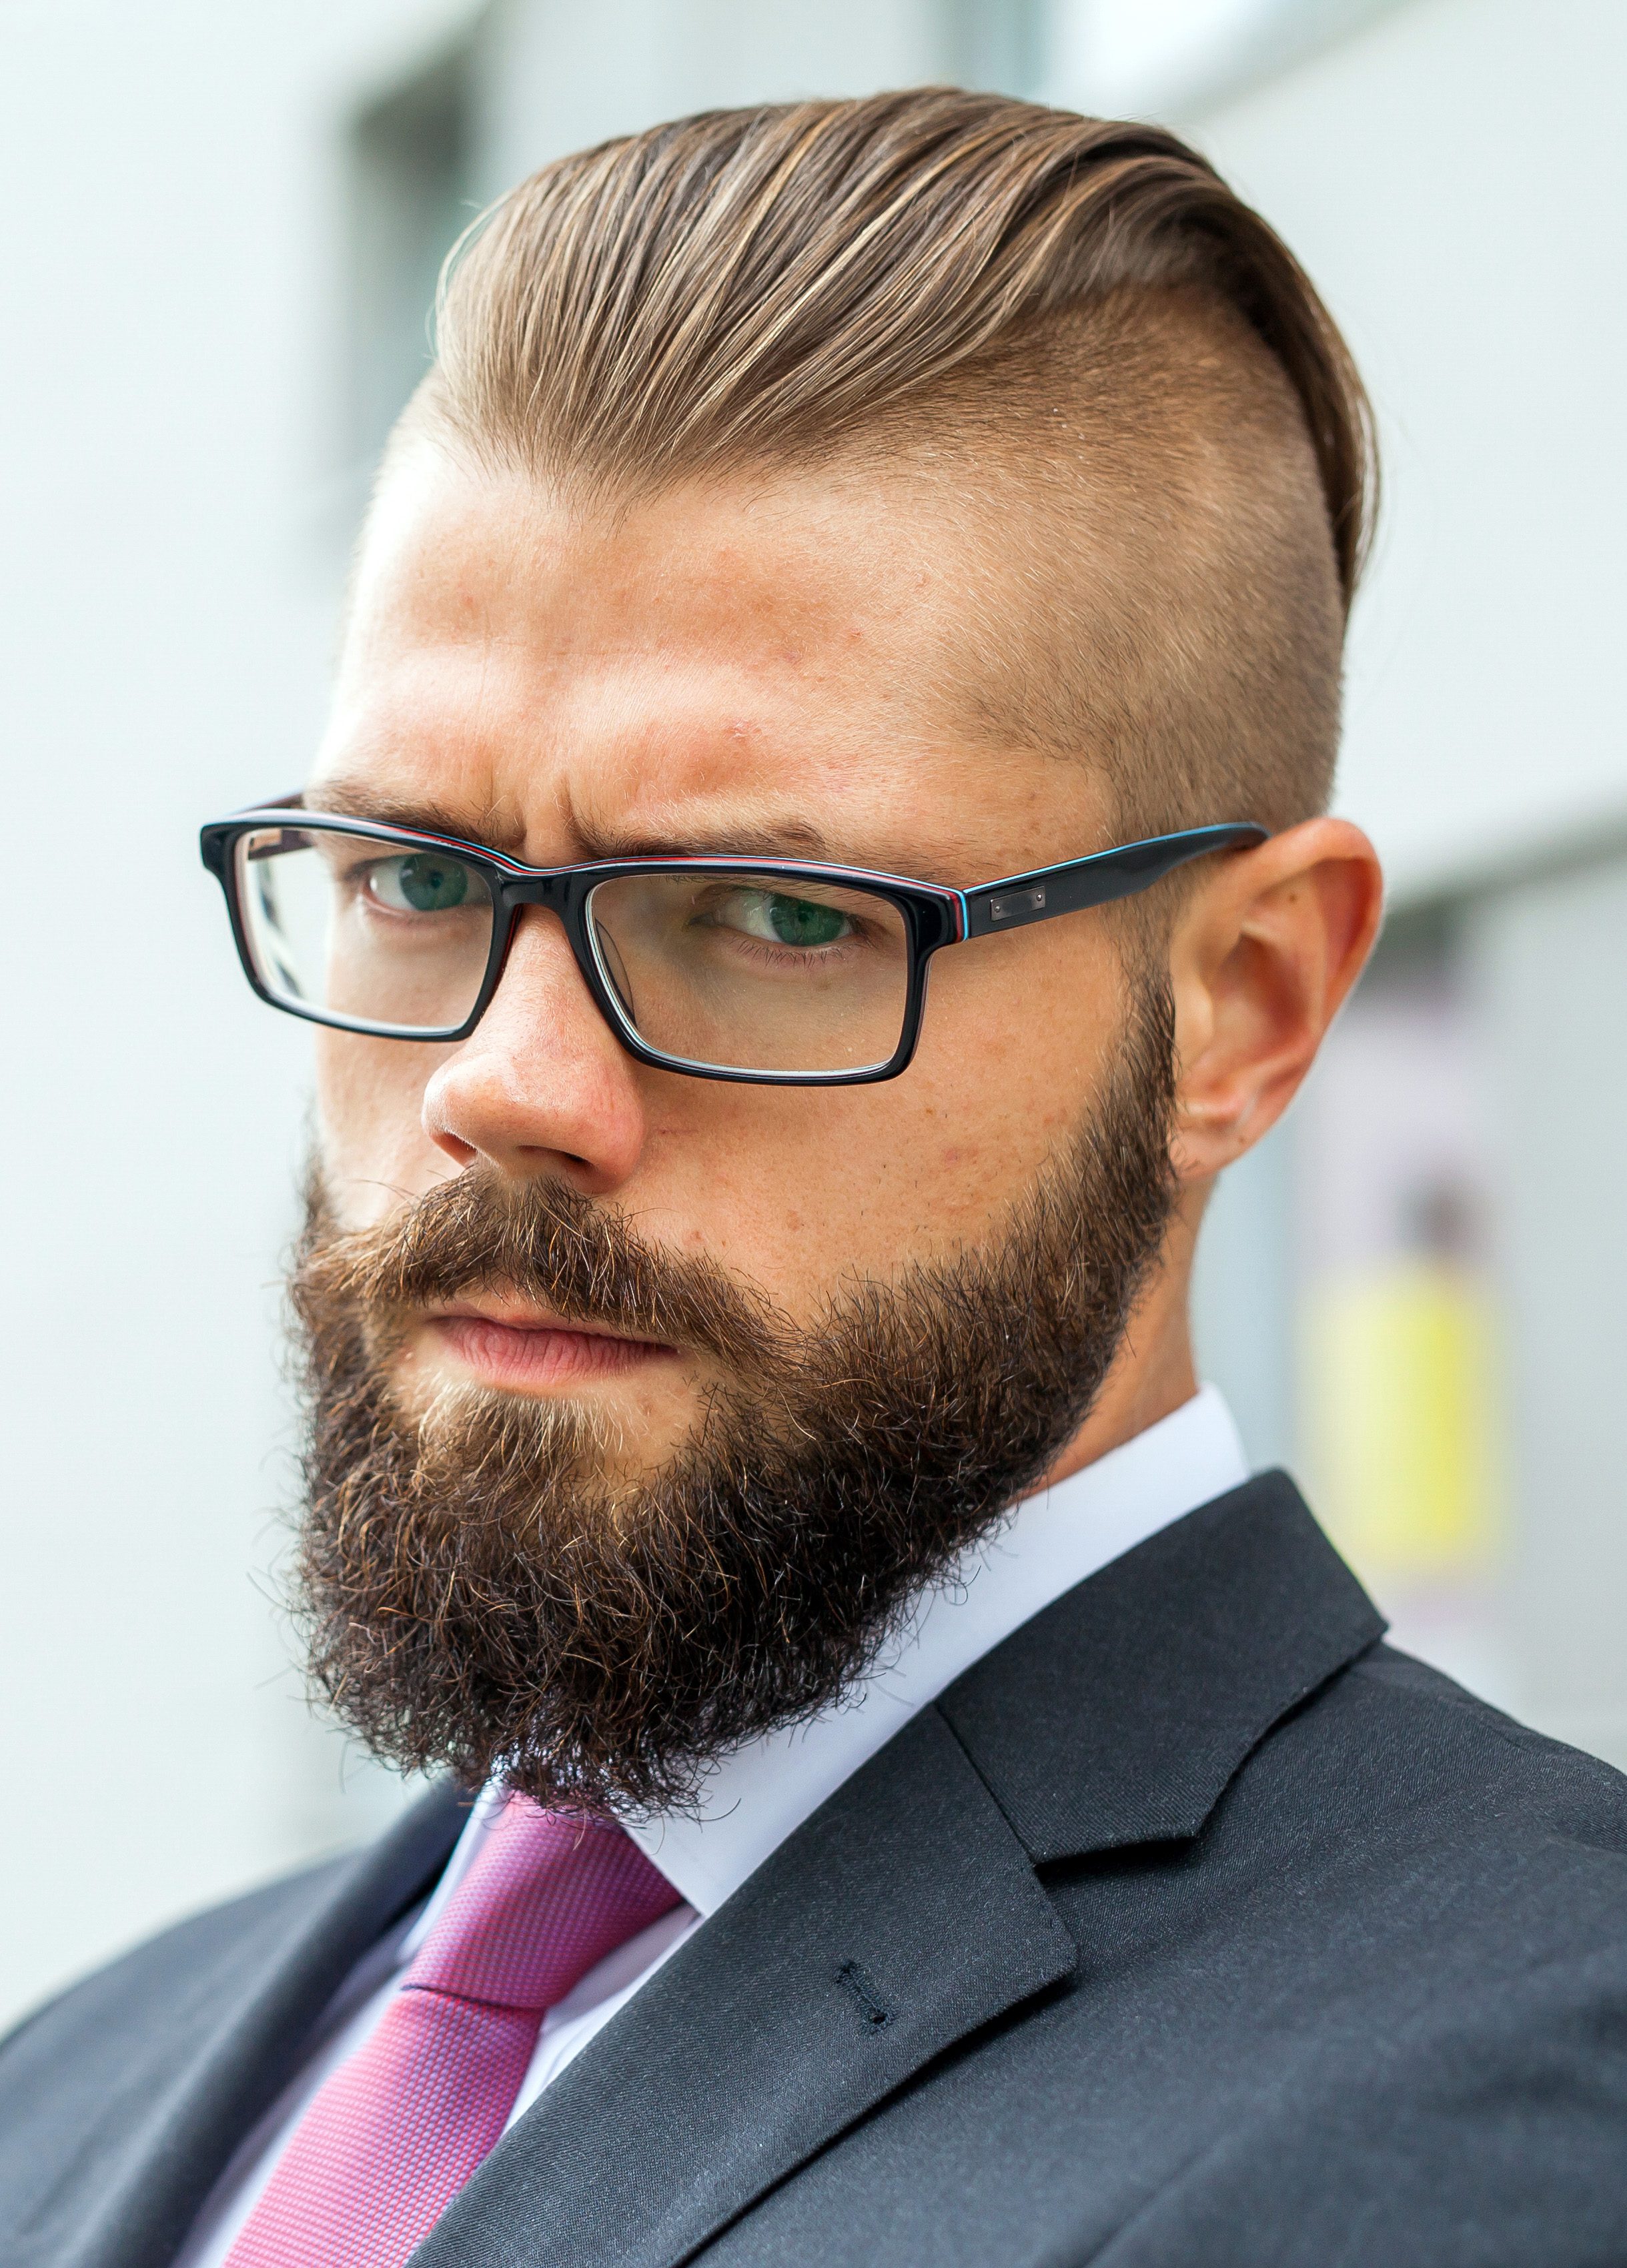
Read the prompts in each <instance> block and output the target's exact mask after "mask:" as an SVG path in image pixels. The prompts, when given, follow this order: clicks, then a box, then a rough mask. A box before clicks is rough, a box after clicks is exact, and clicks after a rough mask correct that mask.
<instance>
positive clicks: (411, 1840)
mask: <svg viewBox="0 0 1627 2268" xmlns="http://www.w3.org/2000/svg"><path fill="white" fill-rule="evenodd" d="M466 1816H467V1798H465V1797H463V1796H461V1795H460V1793H458V1792H457V1791H456V1790H455V1789H453V1788H450V1787H446V1788H438V1789H436V1790H435V1791H434V1792H433V1793H431V1794H430V1795H428V1796H426V1797H425V1798H424V1800H423V1802H422V1803H419V1804H417V1805H416V1806H415V1807H414V1808H413V1809H412V1810H411V1811H410V1812H409V1813H408V1815H406V1817H405V1818H404V1819H402V1820H401V1822H400V1823H399V1824H398V1825H397V1826H396V1827H395V1828H394V1830H392V1831H391V1833H390V1834H388V1835H387V1836H386V1837H383V1839H382V1840H381V1841H380V1842H379V1843H377V1844H375V1845H372V1846H371V1847H370V1848H369V1849H367V1850H366V1851H364V1852H361V1853H359V1854H358V1855H357V1858H356V1859H352V1860H348V1861H346V1862H345V1863H344V1864H342V1865H341V1866H339V1867H335V1868H333V1869H331V1870H330V1871H328V1876H327V1880H326V1881H325V1882H324V1883H323V1884H322V1885H321V1888H320V1891H319V1892H318V1894H317V1895H316V1896H314V1897H313V1899H312V1900H311V1902H310V1903H309V1904H306V1906H305V1908H304V1910H303V1911H302V1912H301V1913H300V1914H299V1917H298V1920H297V1921H296V1922H295V1923H294V1924H293V1926H292V1927H290V1925H289V1923H288V1921H287V1920H286V1919H285V1918H280V1916H281V1909H276V1912H277V1914H278V1916H279V1918H278V1919H277V1920H276V1921H274V1922H272V1923H271V1925H270V1926H269V1928H268V1929H267V1932H266V1933H265V1935H264V1936H263V1937H262V1938H261V1939H259V1940H256V1938H255V1936H254V1933H253V1932H252V1930H248V1931H245V1932H244V1933H242V1934H241V1935H237V1934H234V1935H232V1936H231V1937H230V1938H229V1939H227V1940H225V1942H224V1943H223V1945H222V1946H221V1948H220V1949H219V1951H218V1952H217V1954H216V1955H214V1957H213V1959H212V1960H211V1959H210V1958H205V1957H203V1956H200V1962H199V1968H198V1971H197V1973H196V1974H195V1976H194V1977H192V1978H191V1979H190V1980H189V1988H188V1993H187V1995H186V1999H185V2002H184V2005H180V2003H179V1996H178V2004H177V2005H175V2006H173V2007H166V2008H162V2009H157V2010H155V2011H154V2012H153V2018H152V2024H151V2032H152V2040H151V2059H152V2062H153V2066H154V2072H155V2078H154V2083H153V2085H152V2088H151V2092H150V2093H149V2094H148V2095H146V2096H145V2098H144V2102H143V2107H142V2110H141V2114H140V2116H139V2118H138V2120H137V2121H136V2124H134V2125H133V2126H132V2128H131V2131H130V2132H129V2134H128V2136H127V2137H126V2138H124V2140H123V2146H122V2147H121V2150H120V2151H119V2154H118V2157H117V2160H116V2162H115V2167H114V2175H113V2178H112V2180H111V2181H110V2182H108V2183H106V2184H99V2185H98V2187H97V2189H96V2191H95V2193H94V2195H93V2197H92V2198H87V2200H86V2209H85V2216H84V2218H83V2219H82V2220H80V2221H79V2222H78V2224H77V2227H76V2226H74V2225H73V2223H72V2222H71V2221H70V2223H69V2225H68V2226H67V2227H66V2228H64V2230H63V2238H64V2242H63V2245H62V2248H61V2250H58V2251H55V2252H53V2254H52V2258H53V2260H54V2261H55V2262H56V2263H58V2264H59V2268H167V2264H168V2263H169V2262H170V2261H171V2260H173V2257H174V2255H175V2252H176V2250H177V2249H178V2247H179V2246H180V2242H181V2241H182V2239H183V2238H184V2237H185V2235H186V2233H187V2231H188V2228H190V2226H191V2224H192V2222H193V2220H195V2217H196V2214H197V2212H198V2209H199V2207H200V2206H201V2205H202V2203H203V2200H204V2198H206V2197H207V2196H208V2194H209V2191H210V2189H211V2187H212V2186H213V2184H214V2183H215V2181H216V2180H217V2177H218V2176H219V2175H220V2173H221V2171H222V2170H223V2169H224V2168H225V2163H226V2161H227V2160H228V2159H229V2158H230V2156H231V2154H232V2151H233V2150H234V2149H235V2148H236V2147H237V2145H238V2144H239V2142H240V2141H241V2140H242V2139H243V2137H244V2136H245V2135H246V2134H247V2132H248V2131H249V2129H250V2128H251V2127H252V2126H253V2125H254V2121H255V2120H256V2119H257V2118H258V2117H260V2116H261V2113H262V2112H263V2111H265V2110H268V2109H269V2106H270V2104H271V2103H272V2102H274V2101H275V2100H276V2096H277V2095H278V2094H279V2093H280V2092H281V2090H282V2088H283V2086H284V2085H285V2084H286V2083H287V2081H288V2080H290V2079H291V2077H292V2075H293V2073H294V2072H295V2071H296V2070H297V2069H298V2066H299V2063H300V2060H301V2058H302V2057H303V2055H304V2053H305V2051H306V2041H307V2039H308V2037H309V2036H310V2032H311V2029H312V2027H313V2025H314V2024H315V2023H316V2021H317V2020H318V2018H319V2017H320V2014H321V2013H322V2011H323V2009H324V2008H325V2007H327V2005H328V2001H329V2000H330V1999H332V1997H333V1995H334V1993H335V1992H336V1991H337V1990H338V1988H339V1986H340V1985H342V1983H343V1981H344V1979H345V1977H347V1976H348V1975H349V1974H350V1970H351V1969H352V1967H353V1966H354V1965H355V1963H356V1962H357V1961H358V1960H359V1959H360V1957H361V1955H363V1954H364V1952H365V1951H366V1950H367V1948H368V1947H369V1946H371V1945H372V1944H374V1943H375V1942H376V1941H377V1940H378V1939H379V1936H380V1935H381V1934H382V1933H383V1932H384V1931H385V1930H386V1929H387V1928H388V1927H389V1926H390V1924H391V1923H392V1921H394V1919H395V1918H397V1916H398V1915H400V1914H401V1913H404V1912H405V1911H407V1909H408V1908H409V1906H410V1905H412V1904H415V1903H416V1900H417V1898H418V1897H419V1896H422V1895H423V1891H424V1890H425V1889H427V1888H428V1886H429V1884H430V1883H431V1881H433V1880H434V1878H435V1876H436V1875H437V1874H438V1873H439V1871H440V1869H441V1867H443V1866H444V1865H445V1861H446V1856H447V1853H448V1852H449V1851H450V1850H451V1848H452V1845H453V1842H454V1841H455V1840H456V1838H457V1835H458V1832H459V1830H460V1827H461V1825H462V1823H463V1820H464V1818H465V1817H466Z"/></svg>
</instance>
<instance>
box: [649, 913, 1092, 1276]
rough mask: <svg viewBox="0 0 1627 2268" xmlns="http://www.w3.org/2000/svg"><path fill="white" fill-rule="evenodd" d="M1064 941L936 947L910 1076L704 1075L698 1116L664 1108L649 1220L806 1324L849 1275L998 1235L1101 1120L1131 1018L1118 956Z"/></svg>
mask: <svg viewBox="0 0 1627 2268" xmlns="http://www.w3.org/2000/svg"><path fill="white" fill-rule="evenodd" d="M1034 935H1036V936H1042V935H1043V932H1042V931H1036V932H1034ZM1065 942H1066V945H1067V946H1071V950H1066V949H1064V951H1062V952H1053V953H1051V954H1049V955H1047V954H1041V953H1039V952H1037V951H1034V950H1032V949H1031V950H1030V952H1029V953H1027V954H1024V953H1023V952H1021V951H1020V950H1013V948H1014V947H1018V946H1020V940H1019V939H1017V938H1015V937H1012V938H1002V939H990V940H988V946H989V950H988V951H987V953H984V952H983V950H982V946H981V944H977V945H972V946H966V947H957V948H955V950H954V951H953V952H951V953H947V954H944V955H943V956H941V958H940V961H939V966H938V968H937V969H936V970H935V971H934V974H933V978H932V990H931V997H930V998H929V1000H928V1004H927V1014H926V1020H925V1022H924V1026H923V1029H922V1035H921V1042H920V1046H919V1049H918V1050H917V1056H916V1059H915V1061H914V1063H913V1064H911V1065H910V1067H909V1070H908V1071H905V1072H904V1073H903V1075H902V1078H900V1079H892V1080H887V1081H884V1082H882V1083H880V1084H879V1085H877V1086H854V1087H845V1088H843V1087H834V1088H827V1089H824V1090H820V1089H816V1088H810V1089H805V1090H801V1091H797V1090H790V1091H786V1090H781V1091H778V1092H776V1091H774V1090H772V1089H764V1088H751V1087H734V1088H729V1087H718V1086H713V1087H706V1086H702V1085H700V1084H699V1083H698V1082H697V1083H696V1085H695V1086H693V1087H692V1088H691V1090H690V1097H686V1098H684V1099H683V1109H684V1116H685V1120H686V1122H687V1123H683V1124H681V1125H680V1124H678V1123H674V1121H673V1120H672V1119H671V1118H669V1123H668V1124H667V1126H666V1133H667V1135H668V1137H669V1138H668V1139H667V1140H666V1141H665V1142H659V1143H658V1144H652V1154H651V1158H650V1171H649V1173H648V1174H647V1175H646V1176H645V1178H644V1182H643V1184H642V1186H641V1188H640V1189H639V1190H638V1192H637V1203H638V1204H639V1208H640V1212H641V1217H642V1218H643V1219H644V1220H645V1221H646V1222H647V1224H648V1226H650V1228H651V1229H652V1232H653V1233H658V1234H660V1235H662V1236H663V1237H665V1238H666V1239H667V1240H669V1241H672V1242H674V1244H676V1245H678V1246H680V1247H681V1248H703V1249H705V1250H707V1251H710V1253H711V1254H713V1255H714V1256H716V1257H717V1258H718V1259H720V1260H722V1261H723V1262H724V1263H725V1265H728V1266H730V1267H733V1268H735V1269H737V1270H739V1271H740V1273H741V1274H742V1275H744V1276H747V1277H748V1278H751V1279H752V1280H753V1281H755V1283H757V1284H759V1285H762V1288H763V1289H764V1290H765V1291H766V1292H768V1293H769V1297H770V1298H772V1299H773V1300H775V1301H776V1302H777V1305H779V1306H780V1307H782V1308H783V1309H784V1310H785V1311H786V1312H787V1313H789V1314H791V1315H792V1316H793V1317H795V1318H797V1319H798V1320H803V1319H806V1318H807V1317H808V1316H809V1315H810V1314H813V1312H814V1311H815V1310H816V1309H817V1307H818V1306H819V1304H820V1302H821V1299H822V1298H823V1297H824V1296H826V1295H827V1294H828V1293H830V1292H840V1291H841V1289H842V1288H843V1283H844V1281H845V1282H850V1281H851V1280H852V1279H853V1278H856V1277H859V1276H871V1277H874V1278H878V1279H880V1280H882V1281H893V1280H896V1278H898V1277H899V1276H900V1275H901V1274H902V1271H903V1270H905V1269H906V1268H907V1267H908V1266H909V1263H911V1262H912V1261H931V1260H935V1259H940V1258H945V1257H947V1256H950V1255H952V1254H953V1252H954V1251H956V1250H957V1249H959V1248H963V1247H965V1246H967V1245H968V1244H980V1243H982V1242H983V1241H986V1239H987V1238H988V1236H989V1235H990V1232H994V1233H998V1231H999V1229H1000V1228H1001V1226H1003V1224H1004V1222H1005V1219H1006V1217H1007V1215H1008V1214H1009V1212H1010V1210H1011V1207H1012V1204H1013V1203H1014V1202H1015V1201H1017V1200H1018V1199H1019V1198H1020V1197H1022V1196H1023V1195H1024V1194H1025V1193H1026V1192H1027V1190H1028V1189H1030V1188H1032V1186H1033V1185H1034V1182H1035V1180H1036V1179H1037V1178H1038V1177H1039V1175H1041V1174H1042V1172H1043V1171H1044V1169H1045V1167H1047V1166H1048V1165H1049V1163H1050V1161H1051V1160H1053V1159H1055V1158H1056V1157H1057V1156H1058V1155H1060V1154H1061V1153H1062V1152H1064V1150H1065V1149H1066V1147H1067V1145H1068V1144H1069V1143H1070V1142H1071V1139H1072V1137H1073V1134H1074V1132H1075V1130H1076V1129H1077V1128H1078V1127H1079V1125H1080V1124H1081V1123H1083V1122H1084V1121H1086V1119H1087V1118H1088V1117H1089V1116H1090V1114H1091V1111H1092V1109H1093V1107H1094V1104H1095V1101H1096V1099H1097V1097H1098V1095H1099V1094H1100V1093H1101V1087H1102V1085H1103V1083H1104V1081H1105V1079H1106V1078H1107V1075H1108V1070H1109V1068H1110V1065H1111V1061H1112V1050H1113V1046H1114V1042H1115V1035H1116V1034H1117V1032H1118V1030H1119V1029H1120V1028H1121V1026H1122V1021H1123V1014H1124V1009H1125V1002H1124V999H1123V987H1122V980H1121V978H1120V976H1119V972H1118V966H1117V961H1116V957H1115V955H1113V954H1111V953H1110V952H1108V953H1105V954H1104V953H1101V952H1095V953H1091V952H1084V953H1082V952H1081V951H1080V950H1079V941H1076V940H1072V939H1069V940H1066V941H1065ZM957 961H959V962H960V964H961V965H960V966H959V967H957V966H956V965H955V964H956V962H957ZM674 1084H675V1083H674ZM691 1098H693V1099H691ZM658 1123H659V1121H658Z"/></svg>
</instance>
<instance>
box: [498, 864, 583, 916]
mask: <svg viewBox="0 0 1627 2268" xmlns="http://www.w3.org/2000/svg"><path fill="white" fill-rule="evenodd" d="M569 882H570V870H569V869H564V870H559V869H552V870H549V871H548V872H547V873H536V872H533V873H528V874H505V875H504V877H503V879H502V880H501V881H500V882H499V883H498V885H497V895H498V898H499V900H500V901H501V902H502V903H503V904H504V906H508V907H513V908H518V907H520V906H546V907H547V909H548V911H549V912H550V913H555V914H563V911H564V909H565V896H566V892H567V889H568V887H569Z"/></svg>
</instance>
